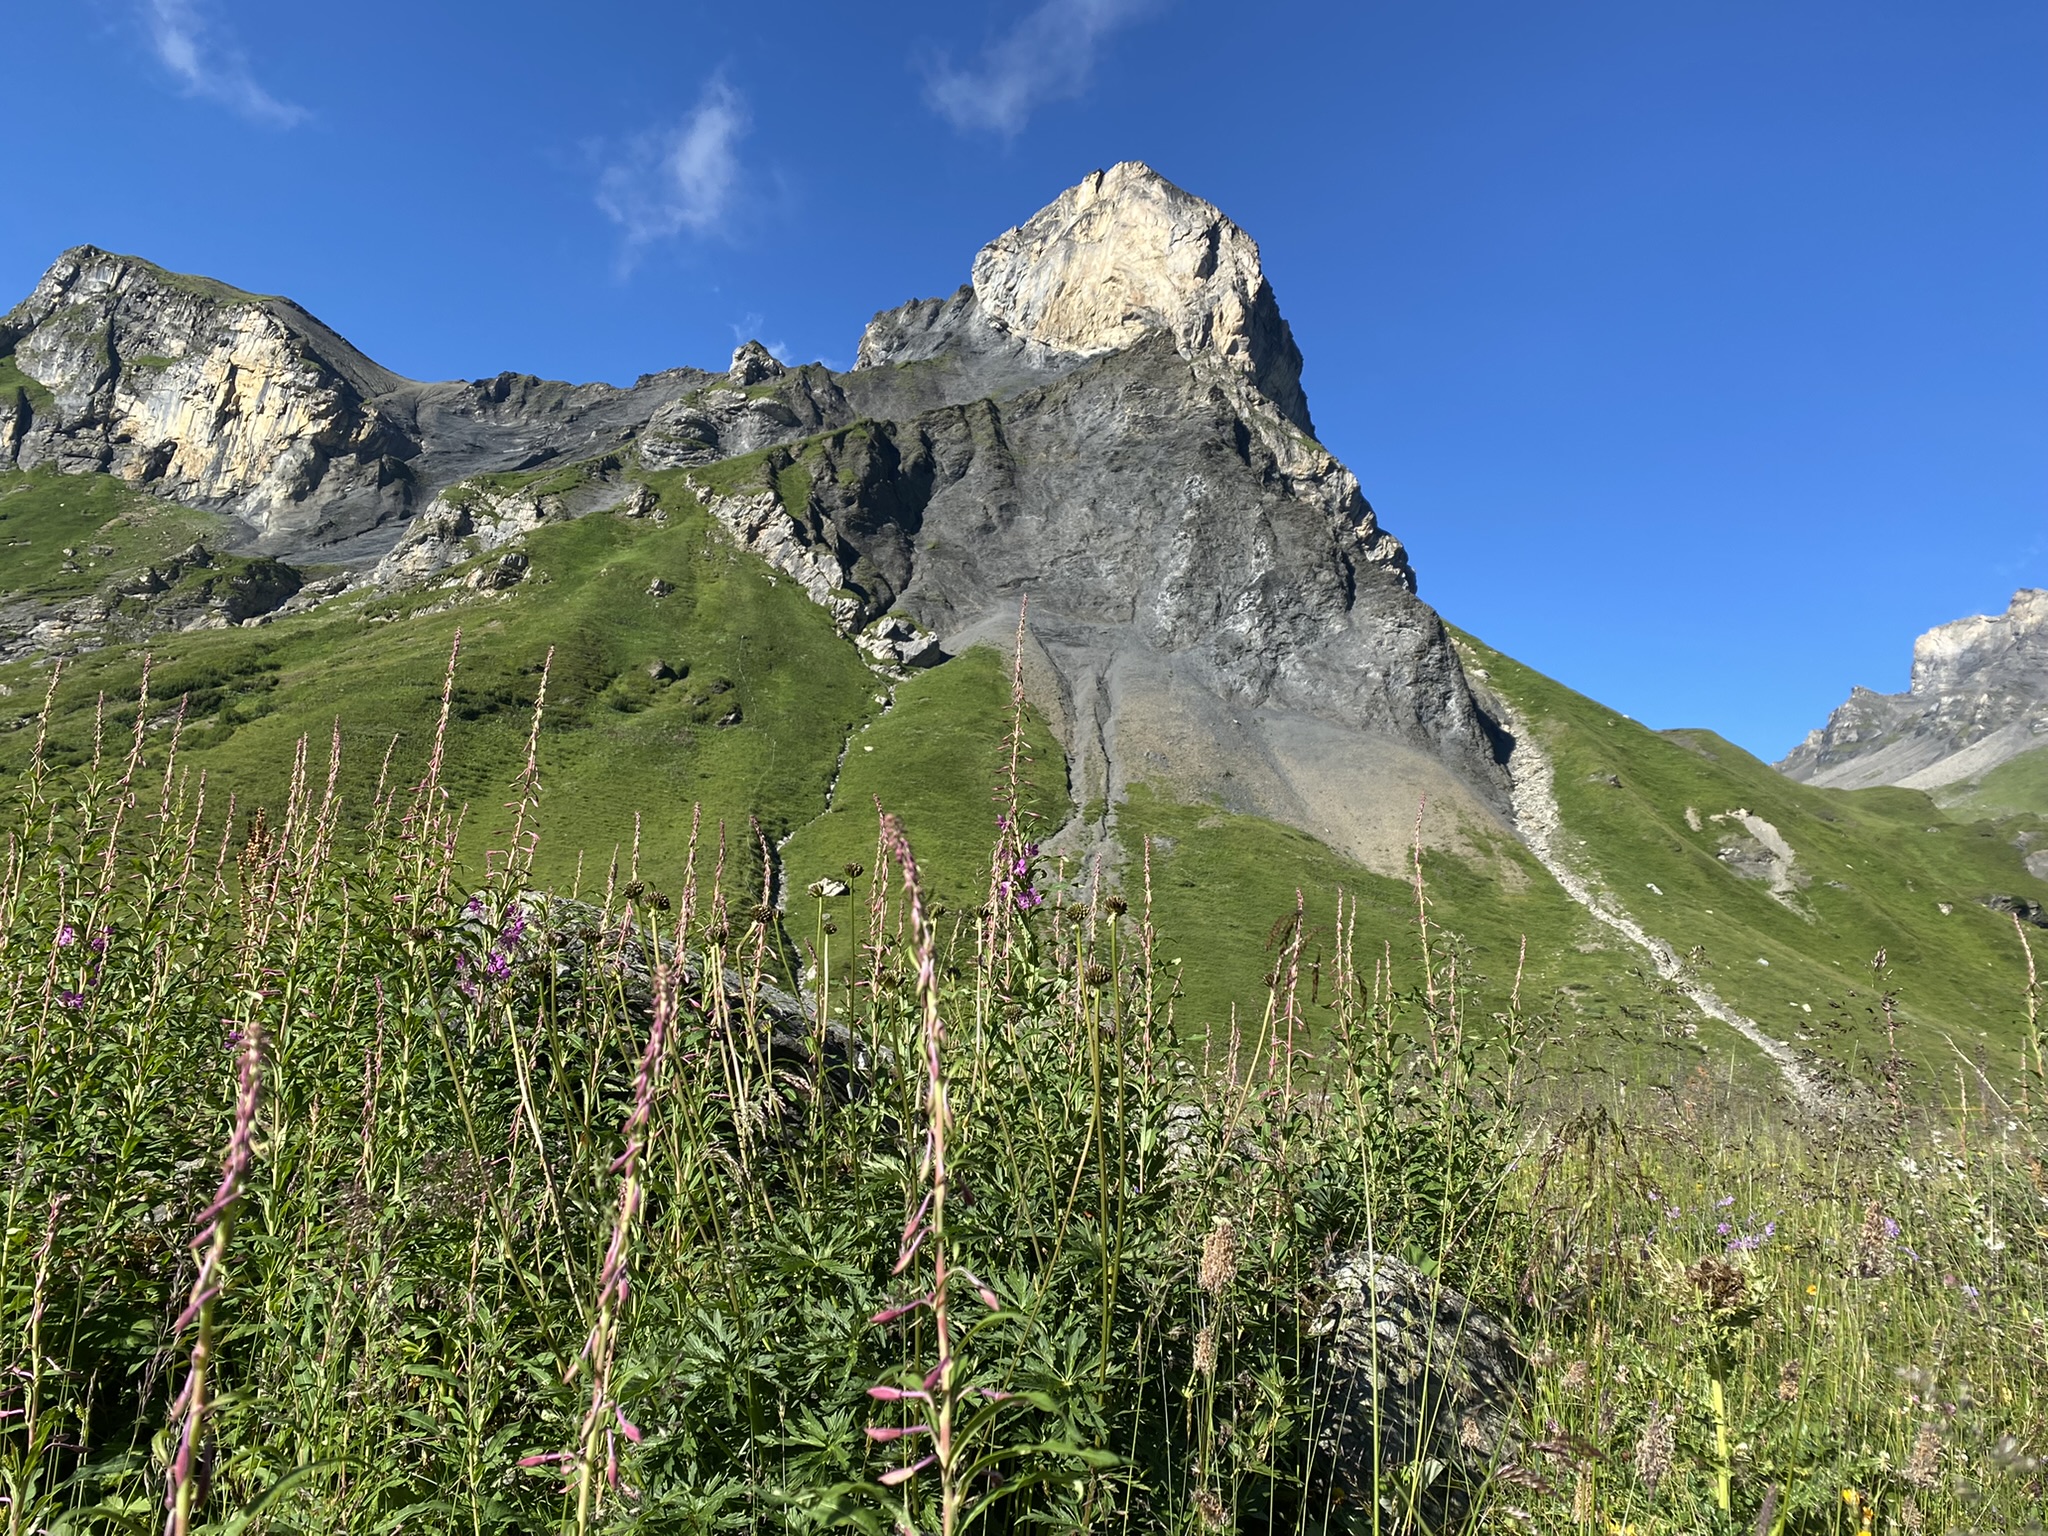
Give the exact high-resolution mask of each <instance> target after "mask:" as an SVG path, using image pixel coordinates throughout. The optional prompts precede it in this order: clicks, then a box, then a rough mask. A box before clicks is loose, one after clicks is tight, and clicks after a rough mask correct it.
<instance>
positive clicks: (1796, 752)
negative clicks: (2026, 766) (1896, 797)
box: [1778, 588, 2048, 789]
mask: <svg viewBox="0 0 2048 1536" xmlns="http://www.w3.org/2000/svg"><path fill="white" fill-rule="evenodd" d="M2037 747H2048V591H2043V590H2040V589H2038V588H2028V589H2023V590H2021V591H2019V592H2017V593H2015V594H2014V595H2013V599H2012V602H2011V603H2010V604H2009V605H2008V606H2007V608H2006V610H2005V612H2004V613H1995V614H1978V615H1974V616H1972V617H1970V618H1966V619H1957V620H1955V621H1954V622H1953V623H1949V624H1942V625H1938V626H1936V627H1935V628H1933V629H1930V630H1929V631H1927V633H1926V634H1924V635H1922V636H1921V637H1920V638H1919V639H1918V640H1916V641H1914V642H1913V680H1912V684H1911V686H1910V687H1909V688H1908V689H1907V690H1906V692H1904V693H1876V692H1873V691H1872V690H1870V689H1868V688H1857V689H1855V690H1854V691H1853V692H1852V693H1851V694H1850V695H1849V698H1848V700H1847V702H1845V703H1843V704H1842V705H1841V706H1840V707H1839V708H1837V709H1836V710H1835V711H1834V713H1833V714H1831V715H1829V716H1828V723H1827V724H1826V725H1825V726H1823V727H1822V728H1821V729H1819V730H1817V731H1813V732H1811V733H1810V734H1809V735H1808V736H1807V738H1806V740H1805V741H1803V742H1801V743H1800V744H1799V745H1798V746H1797V747H1795V748H1794V749H1793V750H1792V751H1791V753H1789V754H1788V755H1787V756H1786V758H1785V759H1784V761H1783V762H1781V763H1779V764H1778V767H1779V768H1780V769H1781V770H1782V771H1783V772H1785V773H1787V774H1789V775H1790V776H1791V777H1793V778H1795V779H1799V780H1802V781H1804V782H1806V783H1811V784H1820V785H1825V786H1828V787H1831V788H1836V789H1863V788H1867V787H1869V786H1871V785H1874V784H1900V785H1904V786H1905V787H1906V788H1908V789H1939V788H1941V787H1942V786H1943V785H1948V784H1955V783H1959V782H1961V781H1963V780H1966V779H1970V778H1973V777H1977V776H1979V775H1982V774H1984V773H1986V772H1988V771H1990V770H1991V769H1992V768H1995V767H1997V766H1998V765H1999V764H2000V763H2002V762H2006V761H2008V760H2009V759H2011V758H2014V757H2017V756H2019V754H2020V753H2022V752H2028V751H2032V750H2033V749H2035V748H2037Z"/></svg>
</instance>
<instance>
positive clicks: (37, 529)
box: [0, 386, 225, 602]
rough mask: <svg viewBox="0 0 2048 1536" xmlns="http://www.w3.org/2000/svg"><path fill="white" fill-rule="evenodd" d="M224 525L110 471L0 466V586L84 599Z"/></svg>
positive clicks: (17, 592)
mask: <svg viewBox="0 0 2048 1536" xmlns="http://www.w3.org/2000/svg"><path fill="white" fill-rule="evenodd" d="M0 387H4V386H0ZM224 526H225V519H223V518H221V517H220V516H219V515H218V514H217V513H211V512H201V511H196V510H194V509H192V508H189V507H180V506H175V505H173V504H170V503H167V502H164V501H160V500H158V499H157V498H156V497H154V496H151V495H149V494H147V493H146V492H143V491H137V490H132V489H130V488H129V487H128V486H126V485H124V484H123V483H122V482H121V481H119V480H117V479H115V478H113V477H112V476H110V475H61V474H58V473H57V472H56V471H54V470H44V469H38V470H0V592H6V593H8V594H11V595H13V596H14V597H16V598H30V599H33V600H37V601H41V602H62V601H66V600H69V599H71V598H76V597H84V596H87V595H89V594H90V593H93V592H95V591H98V590H99V589H100V588H102V587H104V586H105V585H107V583H108V582H110V581H112V580H114V579H116V578H118V577H122V576H129V575H133V574H136V573H138V572H140V571H141V570H143V569H144V568H145V567H147V566H149V565H152V564H155V563H157V562H159V561H162V560H165V559H168V558H169V557H170V556H172V555H174V554H176V553H178V552H179V551H180V550H182V549H186V548H188V547H189V546H191V545H192V544H194V543H197V542H201V541H204V540H208V539H213V538H215V537H217V536H218V535H219V533H220V532H221V531H222V529H223V527H224ZM66 548H70V549H75V550H77V551H78V554H77V556H76V558H75V559H73V558H67V557H66V556H65V554H64V553H63V551H64V550H65V549H66ZM67 566H68V567H75V568H74V569H66V567H67Z"/></svg>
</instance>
